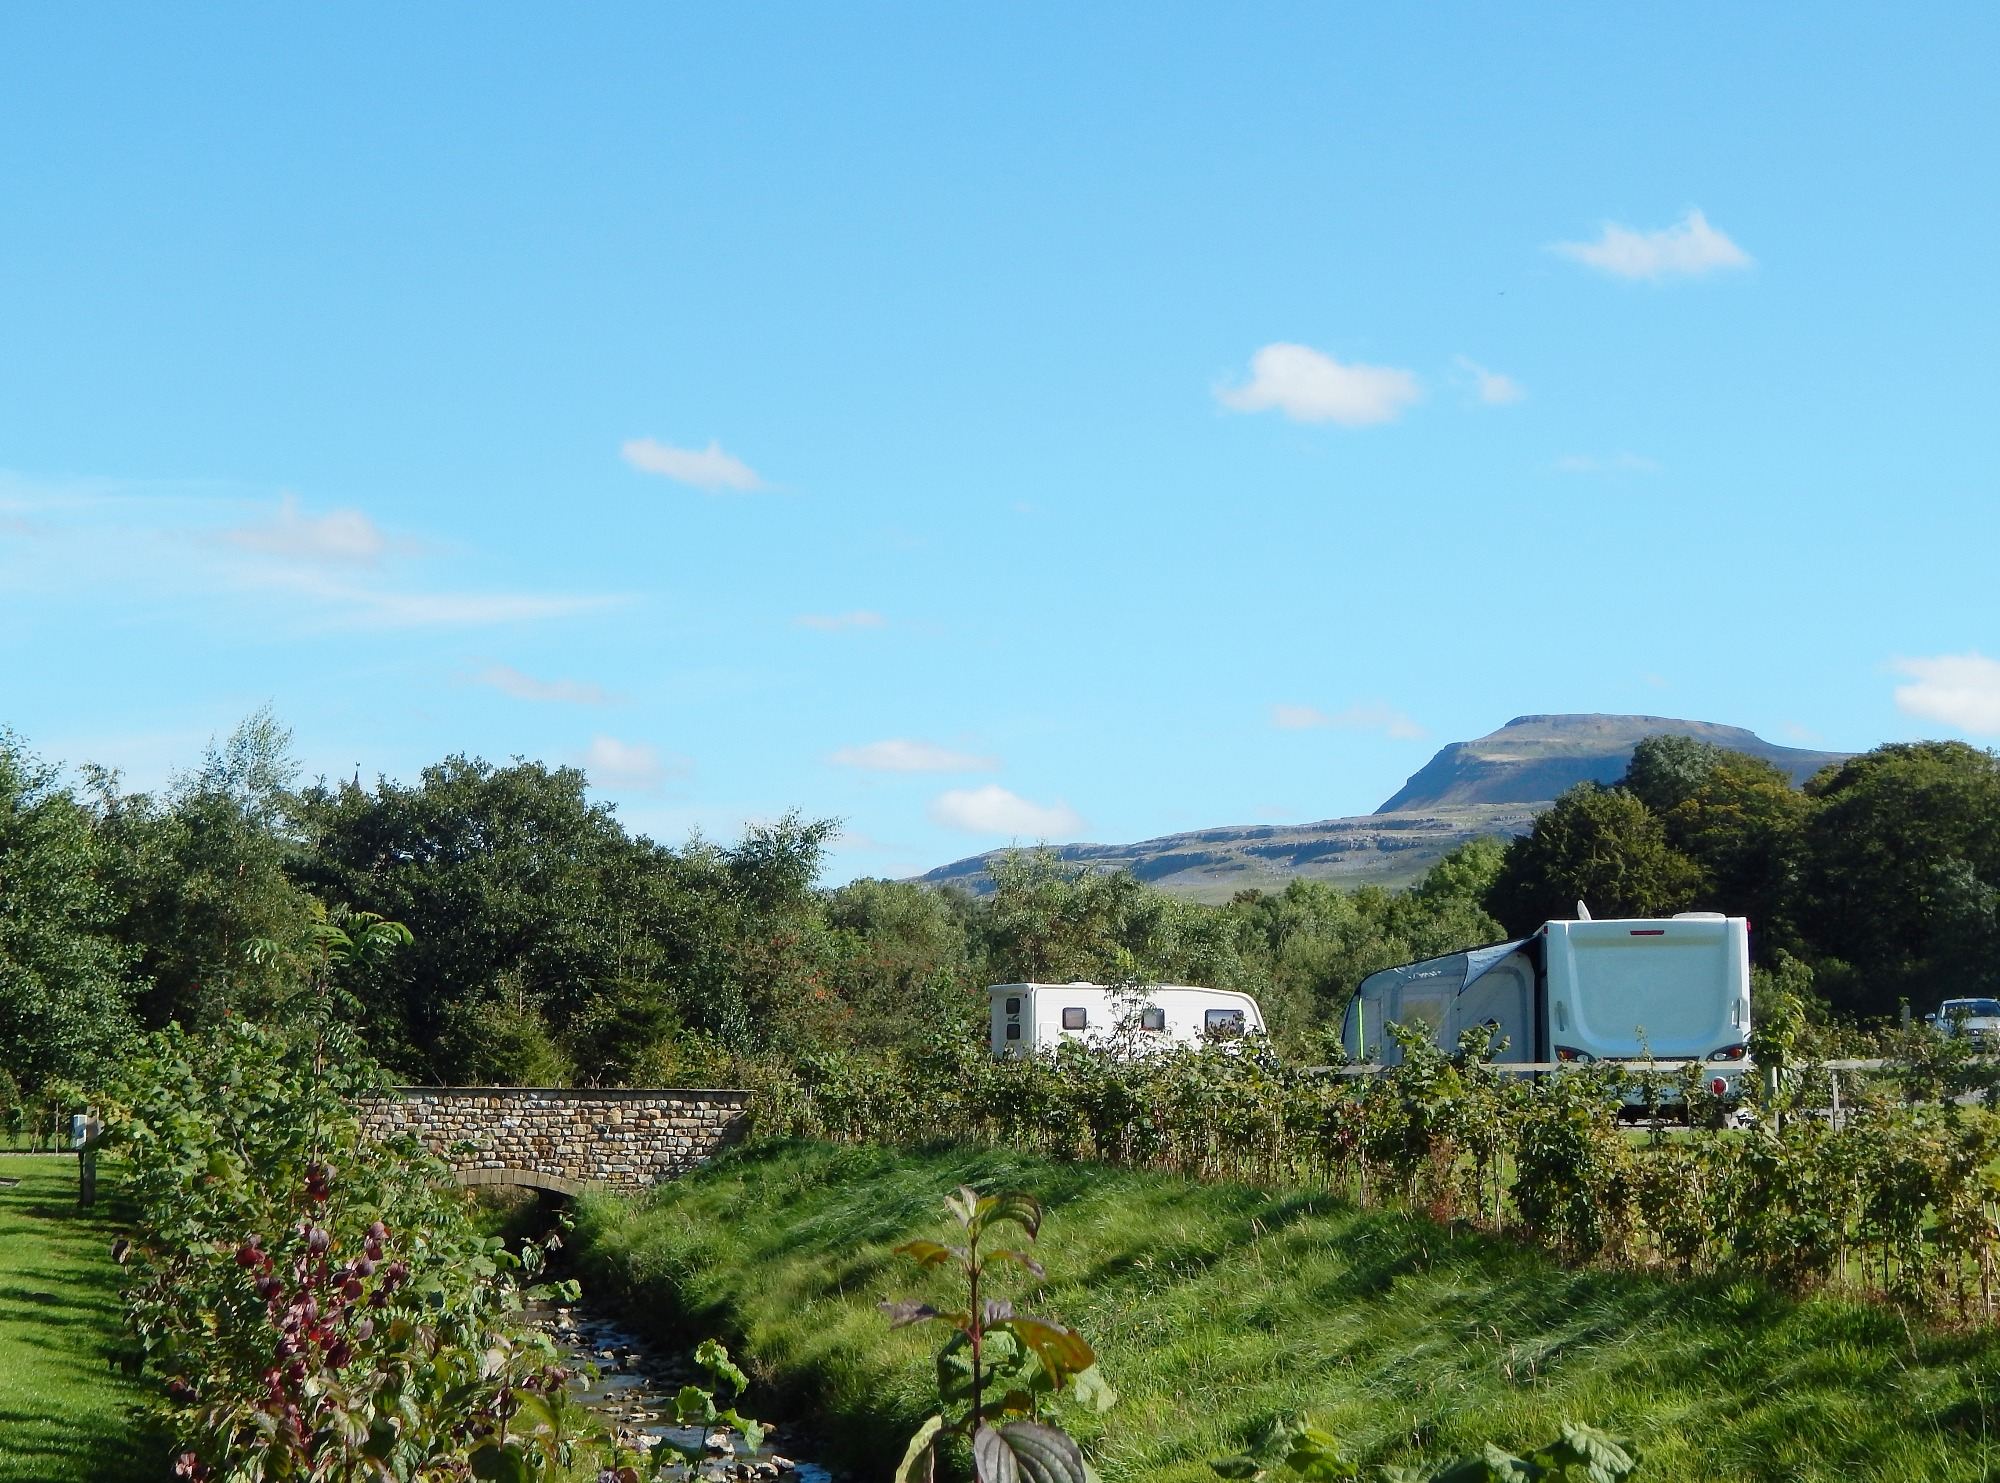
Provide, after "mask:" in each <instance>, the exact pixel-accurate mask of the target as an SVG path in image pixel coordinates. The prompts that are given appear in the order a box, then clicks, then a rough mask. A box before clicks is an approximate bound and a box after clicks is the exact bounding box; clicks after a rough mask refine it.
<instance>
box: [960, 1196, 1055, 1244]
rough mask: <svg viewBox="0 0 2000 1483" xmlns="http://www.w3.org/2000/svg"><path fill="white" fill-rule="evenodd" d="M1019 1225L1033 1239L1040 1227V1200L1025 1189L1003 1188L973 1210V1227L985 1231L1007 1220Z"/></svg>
mask: <svg viewBox="0 0 2000 1483" xmlns="http://www.w3.org/2000/svg"><path fill="white" fill-rule="evenodd" d="M1010 1221H1011V1222H1012V1223H1013V1224H1015V1225H1017V1226H1019V1227H1020V1228H1021V1229H1022V1230H1024V1231H1026V1232H1027V1233H1028V1239H1029V1240H1030V1241H1032V1240H1034V1239H1035V1237H1036V1236H1037V1235H1039V1234H1040V1232H1041V1229H1042V1202H1041V1201H1040V1200H1037V1199H1036V1198H1035V1197H1034V1196H1033V1195H1031V1194H1029V1193H1028V1192H1027V1191H1026V1190H1017V1189H1016V1190H1003V1191H1001V1192H1000V1193H999V1194H997V1195H988V1196H987V1197H986V1198H985V1199H983V1200H981V1201H980V1202H979V1203H978V1205H977V1206H976V1207H975V1209H974V1211H973V1229H974V1230H975V1231H986V1230H990V1229H991V1228H992V1227H994V1226H997V1225H1002V1224H1005V1223H1007V1222H1010Z"/></svg>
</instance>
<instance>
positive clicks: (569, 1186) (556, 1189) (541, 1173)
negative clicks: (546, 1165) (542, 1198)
mask: <svg viewBox="0 0 2000 1483" xmlns="http://www.w3.org/2000/svg"><path fill="white" fill-rule="evenodd" d="M451 1179H452V1183H454V1184H457V1185H460V1186H462V1187H464V1188H466V1189H487V1188H491V1187H494V1186H500V1187H502V1188H506V1189H539V1190H547V1191H548V1192H549V1193H550V1194H552V1195H580V1194H582V1193H583V1192H584V1191H585V1190H586V1189H589V1188H590V1186H589V1185H588V1184H587V1183H586V1182H584V1181H583V1180H581V1179H571V1178H570V1177H569V1176H568V1175H565V1174H551V1173H549V1172H547V1171H546V1170H543V1169H508V1168H501V1169H493V1168H486V1167H481V1168H462V1167H461V1168H455V1169H453V1170H452V1171H451Z"/></svg>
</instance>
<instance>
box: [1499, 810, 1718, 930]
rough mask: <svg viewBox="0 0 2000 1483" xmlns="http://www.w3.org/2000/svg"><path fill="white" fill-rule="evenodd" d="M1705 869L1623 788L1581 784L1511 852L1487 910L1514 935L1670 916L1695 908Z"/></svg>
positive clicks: (1516, 842)
mask: <svg viewBox="0 0 2000 1483" xmlns="http://www.w3.org/2000/svg"><path fill="white" fill-rule="evenodd" d="M1701 885H1702V877H1701V869H1700V867H1699V866H1697V865H1696V864H1695V863H1694V861H1692V860H1690V859H1689V858H1688V857H1687V856H1686V855H1684V854H1682V853H1681V852H1680V851H1679V850H1676V849H1675V848H1673V846H1672V845H1670V844H1668V843H1667V836H1666V830H1665V829H1664V827H1663V826H1662V825H1661V823H1660V820H1659V819H1658V817H1657V816H1655V815H1654V813H1653V812H1652V810H1650V809H1648V808H1647V807H1646V805H1645V804H1644V803H1642V802H1641V801H1640V800H1639V798H1638V797H1637V796H1636V795H1635V794H1633V793H1630V792H1628V791H1627V790H1626V789H1624V788H1618V787H1612V788H1607V787H1604V786H1602V785H1600V784H1597V783H1579V784H1578V785H1577V786H1576V787H1574V788H1571V789H1570V790H1569V791H1568V792H1567V793H1565V794H1563V796H1562V797H1560V798H1558V799H1557V800H1556V801H1555V803H1554V805H1553V806H1552V807H1551V808H1550V809H1549V810H1548V812H1546V813H1544V814H1543V815H1542V816H1541V817H1540V818H1539V819H1537V820H1536V821H1535V827H1534V830H1533V831H1532V832H1531V833H1528V834H1524V835H1522V836H1520V837H1519V838H1518V839H1516V840H1514V841H1513V842H1512V843H1511V844H1509V845H1508V846H1507V852H1506V855H1505V857H1504V859H1503V860H1502V862H1501V867H1500V872H1499V874H1498V876H1497V877H1496V878H1495V879H1494V882H1493V886H1492V889H1491V890H1490V892H1489V893H1488V895H1487V900H1486V905H1487V909H1488V910H1489V911H1491V912H1492V913H1493V915H1494V916H1495V917H1497V918H1498V919H1499V920H1500V921H1501V922H1502V923H1503V924H1504V925H1505V926H1506V928H1507V930H1508V931H1509V932H1513V933H1526V932H1532V931H1533V930H1534V929H1535V928H1536V927H1538V926H1540V925H1541V924H1542V923H1543V922H1546V921H1551V920H1555V919H1560V918H1567V917H1569V916H1572V915H1573V914H1574V913H1575V910H1576V903H1577V902H1578V901H1582V902H1584V903H1585V904H1586V905H1587V906H1588V907H1589V909H1590V911H1591V913H1592V914H1593V915H1594V916H1599V917H1652V916H1667V915H1671V914H1672V913H1674V912H1676V911H1684V910H1686V909H1688V908H1690V907H1692V906H1694V905H1695V904H1696V902H1697V900H1698V899H1699V893H1700V890H1701Z"/></svg>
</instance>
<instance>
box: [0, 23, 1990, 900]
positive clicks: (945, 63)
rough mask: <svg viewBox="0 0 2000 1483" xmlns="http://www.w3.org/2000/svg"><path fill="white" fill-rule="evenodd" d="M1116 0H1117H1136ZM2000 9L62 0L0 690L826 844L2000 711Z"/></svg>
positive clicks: (1086, 823) (1219, 816) (111, 758)
mask: <svg viewBox="0 0 2000 1483" xmlns="http://www.w3.org/2000/svg"><path fill="white" fill-rule="evenodd" d="M1080 10H1081V12H1082V13H1079V11H1080ZM1996 45H2000V12H1995V11H1994V10H1992V9H1991V8H1990V7H1980V6H1972V5H1962V6H1933V7H1915V8H1901V9H1896V10H1893V11H1892V10H1891V9H1890V8H1887V7H1874V6H1859V5H1856V6H1835V5H1827V6H1819V7H1811V8H1808V7H1777V6H1763V7H1742V6H1681V7H1656V8H1653V9H1651V10H1650V11H1645V12H1642V11H1640V10H1639V9H1638V8H1634V7H1619V8H1616V9H1613V8H1610V7H1596V8H1585V7H1561V8H1558V7H1554V6H1528V7H1512V8H1505V9H1503V8H1501V7H1493V6H1439V7H1424V8H1417V7H1401V8H1390V7H1378V8H1375V9H1373V10H1364V9H1361V8H1345V9H1336V8H1334V7H1328V6H1318V5H1314V6H1303V5H1302V6H1296V7H1287V6H1275V5H1273V6H1209V7H1196V6H1165V5H1153V4H1148V5H1132V6H1125V7H1111V6H1103V7H1089V8H1079V7H1072V6H1046V7H1030V6H1008V7H991V8H985V9H981V8H975V7H970V6H917V5H910V6H879V5H878V6H870V5H856V6H847V7H829V6H805V5H770V6H761V7H743V6H733V7H724V6H710V7H700V8H694V7H679V8H668V7H663V6H610V5H607V6H596V7H590V8H588V9H584V10H571V11H566V12H563V13H561V14H560V15H558V14H557V13H556V12H553V11H549V10H546V9H545V8H542V9H536V8H528V7H518V6H517V7H498V6H494V7H477V8H475V7H470V6H433V7H416V8H411V7H393V8H392V7H379V8H373V9H370V8H365V7H361V6H349V7H340V8H338V9H335V8H318V9H312V10H301V9H299V8H296V7H292V8H285V9H283V10H274V9H272V8H269V7H243V8H231V7H223V6H211V7H206V8H204V9H200V10H196V9H194V8H192V7H175V8H172V9H158V8H156V9H152V10H145V9H140V8H137V7H127V8H112V7H101V8H94V9H92V8H85V7H64V8H58V7H40V8H27V7H13V8H11V9H8V10H7V11H5V13H4V14H0V191H4V194H0V200H4V215H0V221H4V224H5V229H4V231H0V679H3V680H4V692H3V693H4V695H5V703H4V706H0V722H4V724H6V725H7V726H9V727H11V728H12V729H13V730H14V731H15V732H17V733H18V734H19V735H20V736H21V737H22V738H24V739H25V740H26V741H27V742H28V744H29V745H30V746H32V747H33V748H34V749H36V750H37V751H39V752H41V753H42V754H44V755H46V756H50V757H52V758H57V759H61V760H66V761H70V762H77V761H82V760H85V759H89V760H94V761H98V762H102V763H105V764H107V765H112V766H116V767H120V768H123V769H124V770H125V772H126V775H127V777H128V779H129V781H130V782H131V783H132V784H133V785H135V786H154V785H157V784H158V783H160V782H162V781H163V780H165V779H166V778H167V777H168V776H169V775H170V774H171V773H172V771H173V770H174V769H176V768H178V767H184V766H187V765H189V764H191V763H192V762H193V761H195V760H196V758H197V757H198V756H199V754H200V751H201V749H202V747H203V746H204V744H205V743H206V742H207V741H208V740H209V738H210V737H212V736H216V735H219V734H226V733H227V732H228V731H229V730H230V729H231V728H232V727H233V726H234V725H235V724H236V723H237V722H238V721H240V720H241V719H242V718H243V717H244V716H245V715H246V714H247V713H249V712H250V711H252V710H253V709H255V708H256V707H258V706H260V705H263V704H266V703H269V704H270V705H271V706H272V707H273V709H274V710H275V712H276V714H277V715H278V717H279V718H280V719H281V720H282V721H283V722H284V723H285V724H287V725H288V726H290V727H291V728H292V730H293V731H294V733H295V736H296V741H297V748H298V752H299V755H300V757H301V759H302V760H303V762H304V764H305V766H306V769H307V771H308V773H309V774H313V773H321V772H324V773H328V774H333V775H346V774H348V773H350V772H352V771H353V770H354V769H355V768H357V767H358V768H359V769H360V771H361V772H362V774H363V775H364V776H365V777H372V776H374V775H376V774H385V775H388V776H391V777H397V778H411V777H413V776H414V775H415V774H416V772H417V771H418V769H420V768H421V767H422V766H424V765H425V764H426V763H428V762H432V761H435V760H437V759H438V758H440V757H442V756H444V755H446V754H447V753H450V752H458V751H463V752H467V753H472V754H476V755H481V756H485V757H488V758H490V759H494V760H504V759H507V758H509V757H513V756H516V755H521V756H528V757H535V758H541V759H545V760H547V761H550V762H569V763H577V764H580V765H584V766H586V767H587V768H588V770H589V771H590V773H591V776H592V778H593V782H594V784H595V785H596V786H597V788H598V790H599V792H600V794H601V795H602V796H603V797H605V798H607V799H609V800H611V801H614V802H615V803H616V804H617V805H618V807H619V811H620V814H621V816H622V817H623V818H625V819H626V820H627V822H628V823H629V824H630V825H632V826H633V827H634V828H637V829H641V830H644V831H646V832H648V833H651V834H653V835H654V836H655V837H658V838H661V839H664V840H667V841H669V842H677V841H678V840H680V839H681V838H683V837H684V836H685V835H686V834H687V833H688V831H689V830H690V829H693V828H700V829H702V830H704V831H705V832H707V833H708V834H710V835H711V836H715V837H722V838H733V837H734V836H735V834H736V833H737V832H738V831H739V830H740V828H741V827H742V825H743V823H744V822H745V821H746V820H763V819H769V818H772V817H774V816H776V815H778V814H780V813H782V812H783V811H785V810H786V809H788V808H792V807H797V808H800V809H802V810H804V811H805V812H806V813H808V814H811V815H815V816H838V817H840V818H841V819H843V820H844V821H845V833H844V835H843V837H842V840H841V843H840V844H839V846H838V847H837V849H836V852H835V855H834V859H833V865H832V869H831V871H830V874H829V879H844V878H846V877H848V876H850V875H854V874H904V873H910V872H914V871H917V870H921V869H925V868H928V867H929V866H932V865H936V864H940V863H943V862H944V861H946V860H949V859H953V858H956V857H958V856H960V855H964V854H968V853H971V852H973V851H975V850H979V849H984V848H989V847H992V846H995V845H999V844H1004V843H1007V842H1008V841H1009V840H1012V839H1019V840H1022V841H1032V840H1035V839H1038V838H1043V837H1048V838H1054V839H1094V840H1103V841H1124V840H1131V839H1138V838H1142V837H1148V836H1151V835H1157V834H1162V833H1167V832H1171V831H1175V830H1180V829H1187V828H1194V827H1199V826H1202V825H1207V824H1221V823H1248V822H1255V821H1259V820H1272V821H1282V820H1307V819H1316V818H1324V817H1331V816H1337V815H1342V814H1349V813H1359V812H1366V811H1367V810H1369V809H1372V808H1373V807H1374V806H1375V805H1376V804H1377V803H1379V802H1380V801H1381V800H1382V799H1383V798H1385V797H1387V796H1388V795H1389V794H1390V793H1391V792H1393V791H1394V790H1395V788H1396V787H1397V786H1398V785H1399V784H1400V783H1401V781H1402V780H1403V778H1404V777H1405V776H1406V775H1407V774H1409V773H1410V772H1412V771H1414V770H1415V769H1416V768H1417V767H1418V766H1420V765H1421V764H1422V763H1423V762H1424V760H1425V759H1426V758H1428V756H1429V755H1430V754H1431V752H1432V751H1433V750H1435V749H1436V748H1437V747H1438V746H1440V745H1442V744H1443V743H1445V742H1448V741H1452V740H1457V739H1461V738H1465V737H1471V736H1477V735H1481V734H1483V733H1485V732H1487V731H1490V730H1492V729H1494V728H1495V727H1497V726H1499V725H1500V724H1501V723H1503V722H1504V721H1506V720H1507V719H1508V718H1509V717H1511V716H1514V715H1516V714H1520V713H1524V712H1534V711H1571V710H1575V711H1587V710H1602V711H1632V712H1647V713H1656V714H1666V715H1676V716H1686V717H1692V718H1697V719H1702V720H1713V721H1723V722H1730V723H1734V724H1740V725H1745V726H1750V727H1753V728H1755V729H1756V730H1758V731H1759V732H1761V733H1762V734H1763V735H1765V736H1766V737H1768V738H1770V739H1772V740H1775V741H1781V742H1790V743H1793V744H1799V745H1812V746H1823V747H1832V748H1842V749H1860V748H1866V747H1869V746H1873V745H1875V744H1877V743H1880V742H1883V741H1887V740H1894V739H1901V738H1910V737H1916V736H1963V737H1968V738H1970V739H1972V740H1975V741H1977V742H1980V743H1981V744H1982V745H1985V744H1991V742H1992V740H1993V738H1994V737H1995V736H2000V664H1996V663H1995V661H1994V658H1993V657H1992V656H1995V655H1996V654H2000V636H1997V635H1996V633H1995V631H1994V630H1995V621H1996V613H2000V603H1996V599H1995V597H1994V567H1995V555H1996V536H2000V516H1997V515H1996V509H1995V503H1994V486H1995V473H1994V455H1993V442H1992V428H1993V426H1994V420H1995V414H1994V408H1995V405H1996V401H2000V362H1996V356H1995V350H1994V341H1993V327H1994V325H1995V324H1996V323H2000V287H1996V275H1995V273H1994V270H1993V265H1992V251H1993V244H1994V243H1995V242H1996V241H2000V195H1996V192H1995V191H1994V190H1993V188H1992V181H1993V180H1994V179H1996V178H2000V160H1997V159H1996V157H1995V156H1996V153H2000V146H1996V140H2000V102H1996V94H1995V92H1994V90H1993V89H1992V87H1991V85H1990V76H1989V75H1988V70H1987V69H1988V64H1989V61H1990V58H1991V57H1992V56H1993V55H1994V54H1995V51H1996Z"/></svg>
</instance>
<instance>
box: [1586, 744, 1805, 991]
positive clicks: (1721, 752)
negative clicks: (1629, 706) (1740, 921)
mask: <svg viewBox="0 0 2000 1483" xmlns="http://www.w3.org/2000/svg"><path fill="white" fill-rule="evenodd" d="M1624 786H1625V788H1626V790H1627V791H1628V792H1630V793H1632V794H1633V795H1635V796H1636V797H1637V798H1638V799H1639V800H1640V801H1641V802H1643V803H1644V804H1645V805H1646V806H1647V808H1648V809H1650V810H1651V811H1652V812H1653V814H1654V815H1655V816H1656V817H1657V818H1658V819H1659V821H1660V826H1661V828H1662V830H1663V831H1664V833H1665V836H1666V841H1667V843H1668V845H1669V846H1671V847H1672V848H1673V849H1675V850H1677V851H1679V852H1680V853H1681V854H1683V855H1685V856H1687V858H1688V859H1690V860H1692V861H1693V862H1694V863H1695V865H1696V866H1697V867H1698V868H1699V869H1700V871H1701V883H1700V885H1699V887H1698V888H1697V895H1698V897H1699V899H1700V900H1702V901H1704V902H1707V903H1710V904H1712V905H1713V906H1714V908H1715V909H1716V910H1719V911H1726V912H1728V913H1730V914H1731V915H1732V916H1743V917H1748V918H1749V919H1750V920H1751V922H1752V924H1753V925H1754V926H1755V928H1756V935H1755V936H1754V937H1753V938H1752V940H1751V947H1752V951H1753V952H1754V953H1755V954H1756V955H1757V958H1758V960H1759V962H1764V963H1769V962H1773V961H1775V954H1777V953H1778V952H1780V951H1783V950H1785V949H1786V948H1791V949H1794V950H1796V949H1798V948H1799V947H1800V946H1801V942H1800V937H1799V928H1798V924H1797V922H1796V921H1795V920H1794V914H1795V908H1796V903H1797V898H1798V873H1799V868H1800V858H1801V856H1802V854H1803V852H1804V846H1805V826H1806V821H1807V819H1808V818H1810V816H1811V814H1812V811H1813V801H1812V800H1811V799H1810V798H1808V797H1807V796H1806V795H1805V794H1804V793H1803V792H1801V791H1800V790H1799V789H1797V788H1795V787H1793V786H1792V781H1791V778H1790V776H1789V775H1788V774H1786V773H1785V771H1784V770H1783V769H1782V768H1779V767H1777V766H1775V765H1773V764H1772V763H1769V762H1766V761H1764V760H1763V759H1762V758H1760V757H1752V756H1749V755H1747V754H1745V753H1742V752H1732V751H1728V750H1726V749H1724V748H1722V747H1717V746H1712V745H1710V744H1709V743H1707V742H1701V741H1696V740H1694V739H1693V738H1692V737H1685V736H1655V737H1648V738H1646V739H1645V740H1644V741H1642V742H1640V743H1639V745H1638V747H1637V748H1636V749H1635V750H1634V752H1633V754H1632V763H1631V766H1630V767H1629V768H1628V770H1627V772H1626V775H1625V780H1624Z"/></svg>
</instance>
